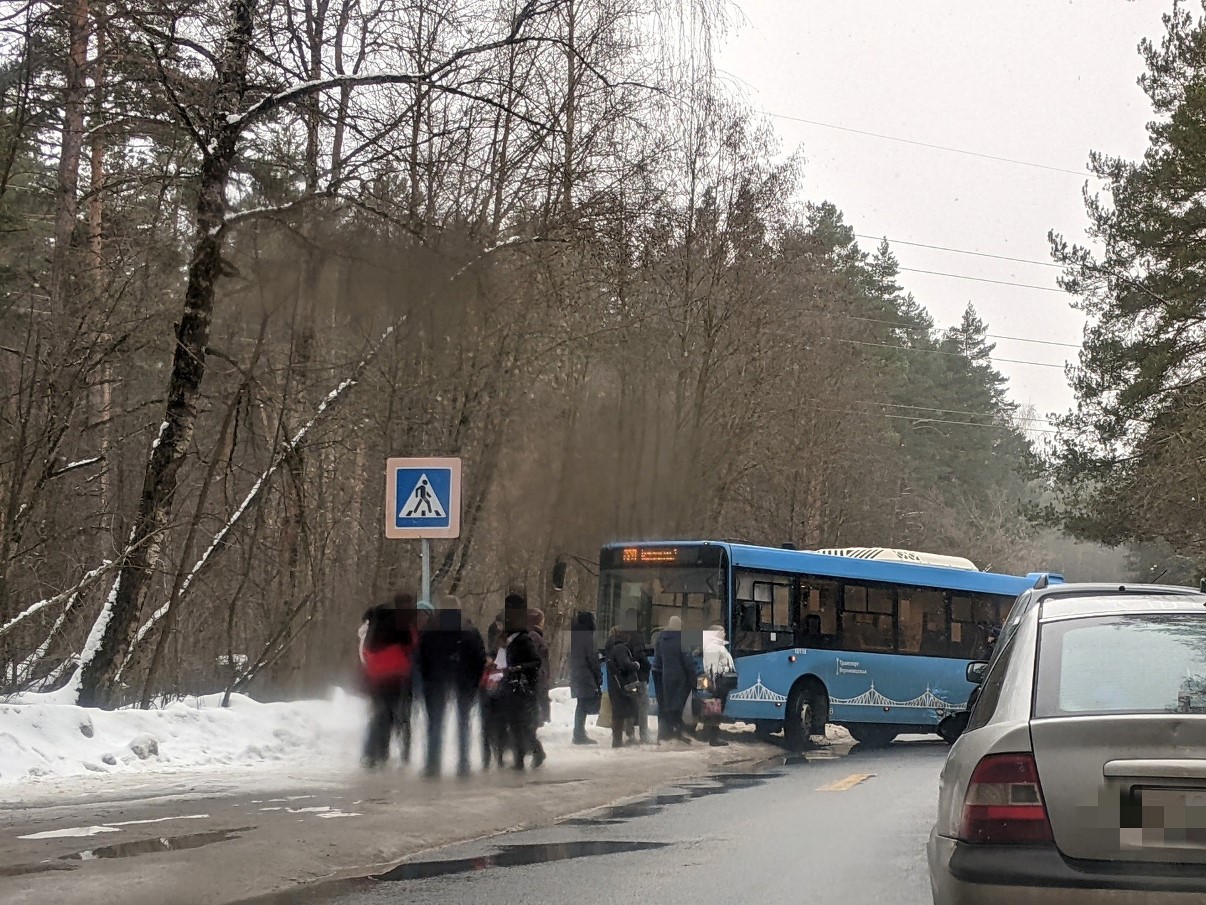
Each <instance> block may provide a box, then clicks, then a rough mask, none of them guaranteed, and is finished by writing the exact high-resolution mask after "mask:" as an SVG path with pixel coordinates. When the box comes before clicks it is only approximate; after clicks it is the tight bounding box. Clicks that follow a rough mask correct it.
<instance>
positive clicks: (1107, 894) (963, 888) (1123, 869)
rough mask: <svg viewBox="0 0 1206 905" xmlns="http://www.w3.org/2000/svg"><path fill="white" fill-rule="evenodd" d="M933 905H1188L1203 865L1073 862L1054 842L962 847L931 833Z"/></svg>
mask: <svg viewBox="0 0 1206 905" xmlns="http://www.w3.org/2000/svg"><path fill="white" fill-rule="evenodd" d="M928 851H929V862H930V885H931V886H932V888H933V892H934V903H935V905H965V903H966V905H1016V903H1018V902H1026V903H1027V905H1121V903H1124V902H1125V903H1133V905H1189V903H1190V902H1194V903H1201V902H1203V901H1204V900H1206V865H1202V866H1198V865H1180V864H1168V865H1157V864H1151V863H1142V864H1140V863H1134V862H1118V863H1108V862H1107V863H1102V862H1091V861H1090V862H1086V861H1073V860H1069V859H1067V858H1065V857H1064V856H1063V855H1061V854H1060V853H1059V851H1058V850H1057V849H1056V848H1055V846H1054V845H1026V846H1020V845H1019V846H983V845H967V844H966V843H962V842H958V841H956V840H954V839H949V838H947V837H945V836H938V835H934V834H931V836H930V843H929V849H928Z"/></svg>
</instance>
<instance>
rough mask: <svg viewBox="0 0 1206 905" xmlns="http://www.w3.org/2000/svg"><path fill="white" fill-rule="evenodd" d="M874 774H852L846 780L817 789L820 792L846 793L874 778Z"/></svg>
mask: <svg viewBox="0 0 1206 905" xmlns="http://www.w3.org/2000/svg"><path fill="white" fill-rule="evenodd" d="M874 775H875V774H874V773H851V774H850V775H849V776H847V777H846V778H845V779H839V780H838V781H837V782H831V783H830V784H829V785H827V786H821V787H820V788H819V789H817V791H818V792H846V791H849V790H850V789H853V788H854V787H855V786H857V785H858V784H859V783H860V782H865V781H866V780H868V779H870V778H871V777H872V776H874Z"/></svg>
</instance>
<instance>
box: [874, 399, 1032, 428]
mask: <svg viewBox="0 0 1206 905" xmlns="http://www.w3.org/2000/svg"><path fill="white" fill-rule="evenodd" d="M859 401H860V402H862V403H864V404H866V405H883V406H887V407H888V408H895V409H912V410H914V411H921V412H934V413H935V414H938V415H972V416H973V417H976V418H993V417H995V416H994V415H990V414H988V413H986V412H973V411H969V410H967V409H941V408H934V407H933V406H932V405H908V404H906V403H903V402H873V401H871V400H869V399H863V400H859ZM918 417H920V416H918ZM1010 417H1011V418H1012V419H1013V420H1014V421H1038V422H1041V423H1043V424H1054V423H1055V422H1054V421H1052V420H1051V419H1050V418H1040V417H1038V416H1037V415H1011V416H1010Z"/></svg>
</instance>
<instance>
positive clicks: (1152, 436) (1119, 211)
mask: <svg viewBox="0 0 1206 905" xmlns="http://www.w3.org/2000/svg"><path fill="white" fill-rule="evenodd" d="M1187 6H1188V4H1186V3H1184V2H1181V0H1178V2H1176V3H1175V4H1174V7H1173V10H1172V12H1171V13H1169V14H1167V15H1166V16H1165V17H1164V25H1165V30H1166V33H1165V35H1164V37H1163V39H1162V40H1161V41H1160V43H1159V44H1158V45H1157V44H1155V43H1152V42H1150V41H1144V42H1143V43H1142V44H1141V45H1140V53H1141V55H1142V57H1143V59H1144V62H1145V64H1146V67H1147V72H1146V74H1144V75H1143V77H1142V78H1141V79H1140V85H1141V86H1142V88H1143V89H1144V91H1145V92H1146V93H1147V95H1148V97H1149V98H1150V100H1151V103H1152V107H1153V109H1154V111H1155V113H1156V118H1155V119H1154V121H1153V122H1152V123H1151V124H1150V125H1149V126H1148V132H1149V146H1148V150H1147V153H1146V154H1145V155H1144V158H1143V160H1142V161H1139V162H1131V161H1126V160H1121V159H1118V158H1113V157H1109V156H1107V155H1104V154H1100V153H1095V154H1093V155H1092V157H1091V159H1090V169H1091V170H1092V171H1093V172H1094V173H1096V174H1097V175H1098V176H1100V177H1101V178H1102V179H1104V180H1105V182H1106V186H1107V195H1106V196H1104V197H1103V196H1101V195H1098V196H1093V197H1088V198H1087V201H1086V208H1087V213H1088V218H1089V235H1090V236H1091V237H1092V238H1093V239H1095V240H1096V241H1097V242H1098V243H1099V244H1100V245H1101V246H1102V248H1103V250H1102V252H1101V254H1100V255H1098V254H1096V253H1094V252H1093V251H1092V250H1091V249H1089V248H1086V247H1082V246H1078V245H1075V244H1072V243H1069V242H1068V241H1067V240H1066V239H1064V238H1063V237H1062V236H1058V235H1055V234H1052V236H1051V243H1052V248H1053V252H1054V256H1055V258H1056V260H1058V261H1060V262H1062V263H1063V264H1065V265H1066V268H1067V269H1066V271H1065V276H1064V278H1063V280H1062V284H1063V286H1064V288H1065V289H1067V290H1068V291H1069V292H1071V293H1073V294H1074V295H1076V296H1078V301H1077V302H1076V304H1077V305H1078V307H1080V308H1081V309H1082V310H1084V311H1085V312H1086V313H1087V314H1088V315H1089V318H1090V321H1089V324H1088V326H1087V328H1086V332H1085V340H1084V348H1083V351H1082V353H1081V358H1080V367H1079V368H1077V369H1076V370H1075V371H1074V373H1073V375H1072V382H1073V388H1074V389H1075V391H1076V396H1077V408H1076V411H1075V413H1074V414H1073V415H1072V416H1070V417H1069V418H1068V419H1066V420H1065V422H1064V423H1063V425H1062V427H1063V431H1062V435H1061V438H1060V448H1059V466H1060V467H1059V470H1058V472H1057V476H1058V478H1059V481H1060V489H1061V491H1062V500H1061V507H1060V511H1061V514H1062V516H1063V518H1064V520H1065V522H1066V523H1067V524H1068V525H1069V526H1070V527H1071V528H1073V529H1074V530H1075V531H1077V532H1078V533H1079V534H1081V535H1082V536H1085V537H1088V538H1092V539H1099V540H1104V541H1107V542H1109V543H1118V542H1122V541H1127V540H1139V541H1144V540H1157V539H1165V540H1168V541H1169V542H1171V543H1172V544H1173V545H1174V546H1175V547H1177V548H1178V549H1179V550H1180V551H1182V552H1196V553H1199V554H1200V553H1203V552H1206V530H1204V529H1203V527H1202V525H1201V520H1200V519H1199V518H1198V517H1197V515H1196V512H1197V511H1200V506H1201V503H1200V501H1201V500H1202V498H1203V494H1204V493H1206V466H1204V465H1203V461H1202V459H1201V448H1202V441H1203V439H1206V245H1203V243H1202V241H1201V230H1202V228H1203V226H1204V225H1206V154H1204V153H1203V152H1204V151H1206V21H1204V20H1202V19H1197V18H1195V17H1194V15H1193V14H1192V13H1191V12H1190V11H1189V10H1188V8H1187Z"/></svg>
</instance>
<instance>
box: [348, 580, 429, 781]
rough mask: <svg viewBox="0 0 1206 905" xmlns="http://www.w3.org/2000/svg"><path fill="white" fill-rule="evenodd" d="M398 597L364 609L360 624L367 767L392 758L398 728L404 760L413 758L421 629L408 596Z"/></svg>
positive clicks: (364, 761) (365, 759)
mask: <svg viewBox="0 0 1206 905" xmlns="http://www.w3.org/2000/svg"><path fill="white" fill-rule="evenodd" d="M394 600H395V603H400V604H402V605H399V606H397V607H396V608H395V607H388V606H385V605H381V606H375V607H373V608H372V609H370V610H369V611H368V612H366V613H365V614H364V620H363V622H362V625H361V633H360V664H361V675H362V678H363V682H364V688H365V691H366V692H367V693H368V696H369V728H368V737H367V738H366V739H365V743H364V758H363V763H364V765H365V766H366V767H378V766H380V765H381V764H384V763H386V762H387V761H388V760H389V740H390V736H391V735H393V734H394V732H397V733H398V735H399V742H400V744H401V748H402V760H403V762H404V763H405V762H406V761H407V760H408V759H409V757H410V710H411V678H412V675H413V673H414V660H415V648H416V645H417V638H418V633H417V631H416V629H415V624H414V608H413V605H412V606H409V607H408V606H405V605H404V604H405V603H406V602H407V595H404V594H398V595H397V596H396V597H395V598H394ZM411 602H412V604H413V598H412V600H411Z"/></svg>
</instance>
